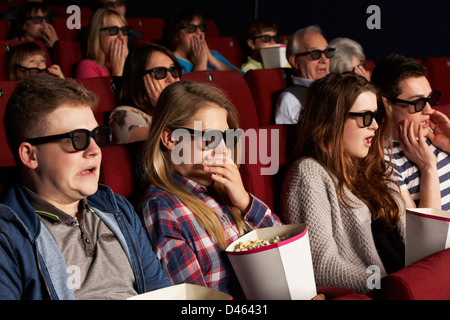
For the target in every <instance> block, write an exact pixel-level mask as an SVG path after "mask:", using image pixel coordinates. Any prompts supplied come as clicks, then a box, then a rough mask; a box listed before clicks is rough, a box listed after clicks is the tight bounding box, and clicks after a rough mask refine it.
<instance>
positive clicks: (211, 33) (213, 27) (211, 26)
mask: <svg viewBox="0 0 450 320" xmlns="http://www.w3.org/2000/svg"><path fill="white" fill-rule="evenodd" d="M203 23H206V24H207V25H208V30H207V31H206V34H205V35H206V38H212V37H220V32H219V28H218V27H217V23H216V22H215V21H214V20H211V19H203Z"/></svg>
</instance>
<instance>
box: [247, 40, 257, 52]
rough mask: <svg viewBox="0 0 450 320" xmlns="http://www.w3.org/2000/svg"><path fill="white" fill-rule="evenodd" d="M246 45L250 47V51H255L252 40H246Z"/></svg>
mask: <svg viewBox="0 0 450 320" xmlns="http://www.w3.org/2000/svg"><path fill="white" fill-rule="evenodd" d="M247 45H248V46H249V47H250V49H252V50H255V48H256V46H255V42H254V41H253V40H252V39H248V40H247Z"/></svg>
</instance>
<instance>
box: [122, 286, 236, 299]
mask: <svg viewBox="0 0 450 320" xmlns="http://www.w3.org/2000/svg"><path fill="white" fill-rule="evenodd" d="M127 300H232V297H231V296H230V295H229V294H226V293H224V292H221V291H219V290H215V289H212V288H208V287H202V286H198V285H195V284H190V283H182V284H176V285H173V286H169V287H165V288H161V289H158V290H153V291H150V292H146V293H143V294H139V295H136V296H133V297H130V298H128V299H127Z"/></svg>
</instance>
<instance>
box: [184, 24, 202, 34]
mask: <svg viewBox="0 0 450 320" xmlns="http://www.w3.org/2000/svg"><path fill="white" fill-rule="evenodd" d="M208 28H209V25H208V24H207V23H202V24H198V25H197V24H188V25H185V26H182V27H181V28H180V29H185V30H186V32H187V33H196V32H197V29H199V30H200V31H201V32H206V31H208Z"/></svg>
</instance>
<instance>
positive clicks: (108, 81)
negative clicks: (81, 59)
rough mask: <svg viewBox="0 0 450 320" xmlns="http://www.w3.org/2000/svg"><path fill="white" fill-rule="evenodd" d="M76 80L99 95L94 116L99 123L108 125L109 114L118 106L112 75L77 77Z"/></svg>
mask: <svg viewBox="0 0 450 320" xmlns="http://www.w3.org/2000/svg"><path fill="white" fill-rule="evenodd" d="M75 81H77V82H78V83H79V84H81V85H83V86H84V87H85V88H86V89H88V90H90V91H92V92H94V93H95V94H96V95H97V96H98V98H99V101H98V106H97V108H96V109H95V110H94V116H95V118H96V119H97V122H98V123H99V125H108V118H109V114H110V113H111V111H113V110H114V108H115V107H116V104H115V98H114V97H115V96H114V90H113V88H112V77H97V78H84V79H75Z"/></svg>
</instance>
